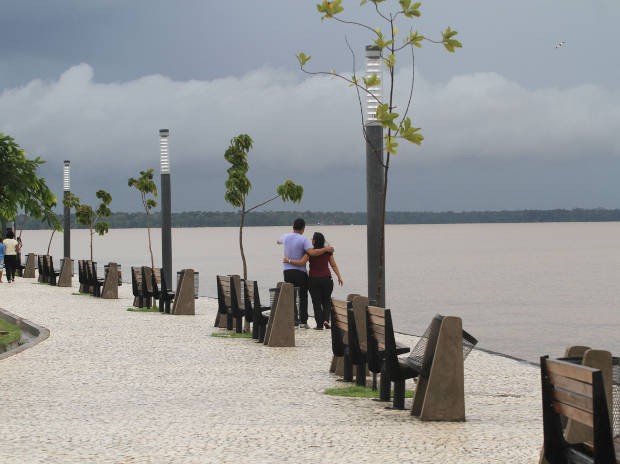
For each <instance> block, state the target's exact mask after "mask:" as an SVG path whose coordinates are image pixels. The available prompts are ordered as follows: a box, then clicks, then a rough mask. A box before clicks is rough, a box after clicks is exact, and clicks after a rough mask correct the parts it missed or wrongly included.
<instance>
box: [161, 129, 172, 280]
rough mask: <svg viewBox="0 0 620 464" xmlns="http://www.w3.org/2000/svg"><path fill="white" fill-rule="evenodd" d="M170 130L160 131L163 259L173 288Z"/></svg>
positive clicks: (167, 276) (167, 277) (167, 278)
mask: <svg viewBox="0 0 620 464" xmlns="http://www.w3.org/2000/svg"><path fill="white" fill-rule="evenodd" d="M169 134H170V131H169V130H168V129H160V130H159V154H160V169H161V257H162V265H163V268H164V274H165V277H166V283H167V284H168V287H169V288H172V285H173V281H172V233H171V223H172V213H171V209H172V208H171V200H170V158H169V154H168V135H169Z"/></svg>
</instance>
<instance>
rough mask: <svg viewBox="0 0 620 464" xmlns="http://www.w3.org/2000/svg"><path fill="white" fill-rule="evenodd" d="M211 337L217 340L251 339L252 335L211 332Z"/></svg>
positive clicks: (247, 333) (246, 333)
mask: <svg viewBox="0 0 620 464" xmlns="http://www.w3.org/2000/svg"><path fill="white" fill-rule="evenodd" d="M211 336H212V337H218V338H252V334H251V333H250V332H242V333H237V332H211Z"/></svg>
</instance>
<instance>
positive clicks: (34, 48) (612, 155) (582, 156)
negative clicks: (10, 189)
mask: <svg viewBox="0 0 620 464" xmlns="http://www.w3.org/2000/svg"><path fill="white" fill-rule="evenodd" d="M316 3H317V0H310V1H307V0H287V1H282V0H279V1H276V0H262V1H260V2H258V1H242V2H230V1H218V2H215V1H211V0H183V1H178V0H177V1H173V0H131V1H127V0H90V1H86V0H0V8H1V9H0V11H2V14H1V15H0V132H4V133H6V134H9V135H11V136H12V137H14V138H15V139H16V141H17V142H18V143H19V144H20V145H21V146H22V147H23V148H25V149H26V151H27V152H28V153H29V155H30V156H40V157H41V158H43V159H44V160H46V161H47V164H46V165H45V167H44V168H43V169H42V175H44V176H45V177H46V178H47V179H48V183H49V185H50V186H51V187H52V188H53V189H54V191H55V192H56V194H57V195H59V196H60V195H61V194H62V185H61V184H62V162H63V160H64V159H69V160H71V174H72V175H71V182H72V185H71V187H72V188H71V190H72V191H73V192H74V193H75V194H76V195H78V196H80V197H81V198H82V199H83V200H84V201H86V202H91V203H92V202H94V193H95V191H96V190H98V189H101V188H102V189H105V190H108V191H109V192H110V193H111V194H112V196H113V202H112V205H111V206H112V209H113V210H115V211H138V210H139V209H140V202H139V198H138V195H137V193H135V192H132V191H130V190H129V188H128V187H127V178H129V177H132V176H134V177H135V176H137V175H138V171H140V170H142V169H146V168H149V167H152V168H154V169H155V170H156V172H157V176H156V177H157V179H158V180H159V136H158V130H159V129H160V128H169V129H170V156H171V169H172V177H171V180H172V195H173V211H189V210H208V211H212V210H223V211H230V210H232V207H230V206H229V205H227V204H226V203H225V202H224V200H223V196H224V181H225V177H226V169H227V165H226V162H225V161H224V160H223V153H224V151H225V149H226V148H227V146H228V143H229V141H230V139H231V138H232V137H234V136H235V135H237V134H240V133H247V134H249V135H250V136H251V137H252V138H253V139H254V142H255V145H254V149H253V150H252V151H251V152H250V156H249V161H250V171H249V177H250V180H251V181H252V183H253V185H254V189H253V190H252V193H251V195H250V203H251V204H255V203H260V202H261V201H263V200H264V199H266V198H268V197H269V196H270V195H272V194H273V192H275V188H276V186H277V185H278V184H279V183H281V182H283V181H284V180H285V179H289V178H290V179H292V180H294V181H295V182H298V183H301V184H302V185H303V186H304V188H305V195H304V200H303V201H302V203H301V204H300V205H295V206H293V208H294V209H298V210H314V211H316V210H325V211H338V210H346V211H364V210H365V198H366V196H365V145H364V141H363V138H362V134H361V122H360V109H359V106H358V103H357V97H356V94H355V92H354V91H353V90H352V89H351V88H349V87H347V85H346V84H344V83H343V82H341V81H338V80H337V79H333V78H318V77H309V76H307V75H304V74H303V73H301V72H300V71H299V68H298V65H297V60H296V58H295V54H296V53H299V52H300V51H303V52H305V53H306V54H308V55H312V57H313V58H312V61H311V62H310V65H309V66H310V69H313V70H326V71H328V70H331V69H335V70H338V71H342V72H350V71H351V70H352V69H353V67H354V64H353V61H352V57H351V53H350V52H349V50H348V48H347V44H346V42H345V38H346V40H348V42H349V43H350V44H351V46H352V47H353V49H354V50H355V52H356V55H357V56H356V65H357V68H358V69H361V67H362V65H363V60H364V58H363V50H364V46H365V45H367V44H369V43H371V37H370V36H369V35H368V34H367V33H366V32H364V31H361V30H358V29H356V28H354V27H346V26H344V25H342V24H338V23H335V22H334V21H329V20H327V21H321V20H320V16H319V14H318V13H317V12H316V7H315V5H316ZM359 3H360V2H359V0H343V4H344V6H345V12H344V13H343V14H342V17H343V19H349V18H350V19H357V20H361V21H364V22H366V23H368V24H370V25H372V26H378V25H380V24H381V23H380V22H379V21H378V20H377V18H376V16H375V15H374V14H373V8H372V7H371V6H365V7H360V6H359ZM386 3H387V4H388V5H389V4H392V3H396V2H395V1H387V2H386ZM619 20H620V2H618V1H617V0H591V1H588V2H583V1H576V0H553V1H552V0H522V1H520V2H500V1H497V0H470V1H467V2H465V1H463V0H435V1H432V2H430V1H429V2H422V17H421V18H420V19H419V20H416V21H415V22H414V23H413V27H414V28H415V29H417V30H419V31H420V32H421V33H423V34H425V35H428V36H429V37H432V38H438V37H440V31H441V30H443V29H445V28H446V27H447V26H451V27H452V28H453V29H456V30H457V31H458V32H459V34H458V36H457V38H458V39H459V40H460V41H461V42H462V43H463V49H461V50H458V51H457V52H456V53H455V54H451V53H447V52H445V50H444V49H443V47H440V46H433V45H432V44H430V43H426V44H425V45H424V47H423V48H422V49H421V50H416V52H415V53H416V55H415V65H416V66H415V87H414V104H413V108H412V113H411V114H412V116H413V119H414V124H415V125H416V126H419V127H421V128H422V132H423V134H424V136H425V141H424V142H423V144H422V146H421V147H417V146H407V145H405V144H401V150H400V151H399V153H398V155H397V156H396V157H395V158H394V159H393V163H392V171H391V175H390V187H389V200H388V203H389V205H388V209H389V210H393V211H423V210H424V211H446V210H453V211H463V210H498V209H509V210H510V209H526V208H527V209H529V208H532V209H550V208H574V207H584V208H592V207H606V208H617V207H620V201H619V200H620V182H618V179H617V178H618V174H619V173H620V142H619V141H618V140H619V139H618V134H620V85H619V82H620V65H619V64H618V58H617V57H618V52H617V50H616V43H617V40H618V37H617V34H616V29H617V24H618V22H619ZM561 41H563V42H565V43H564V45H563V46H561V47H557V48H556V45H557V44H558V43H559V42H561ZM400 63H402V64H403V66H402V67H401V68H400V71H399V73H398V75H397V83H398V86H399V91H400V94H401V95H406V91H407V88H408V87H407V86H408V85H409V82H410V78H411V66H410V60H408V59H407V58H406V57H403V59H402V60H401V61H400ZM401 101H402V99H401ZM266 209H271V210H279V209H290V207H288V206H287V205H284V204H283V203H281V202H273V203H271V204H269V205H268V206H267V207H266Z"/></svg>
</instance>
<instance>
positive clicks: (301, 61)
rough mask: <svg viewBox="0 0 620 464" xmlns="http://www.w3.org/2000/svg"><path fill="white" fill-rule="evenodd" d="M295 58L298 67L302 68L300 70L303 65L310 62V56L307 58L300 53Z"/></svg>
mask: <svg viewBox="0 0 620 464" xmlns="http://www.w3.org/2000/svg"><path fill="white" fill-rule="evenodd" d="M295 56H297V61H299V66H300V67H302V68H303V67H304V66H305V64H306V63H307V62H308V61H310V58H312V57H311V56H308V55H306V54H305V53H303V52H300V53H298V54H297V55H295Z"/></svg>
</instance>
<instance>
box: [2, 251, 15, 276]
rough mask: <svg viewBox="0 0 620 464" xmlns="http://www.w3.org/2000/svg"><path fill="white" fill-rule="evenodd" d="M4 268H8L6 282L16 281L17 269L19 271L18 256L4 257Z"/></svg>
mask: <svg viewBox="0 0 620 464" xmlns="http://www.w3.org/2000/svg"><path fill="white" fill-rule="evenodd" d="M4 267H5V268H6V280H7V282H8V281H11V280H15V269H17V255H4Z"/></svg>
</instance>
